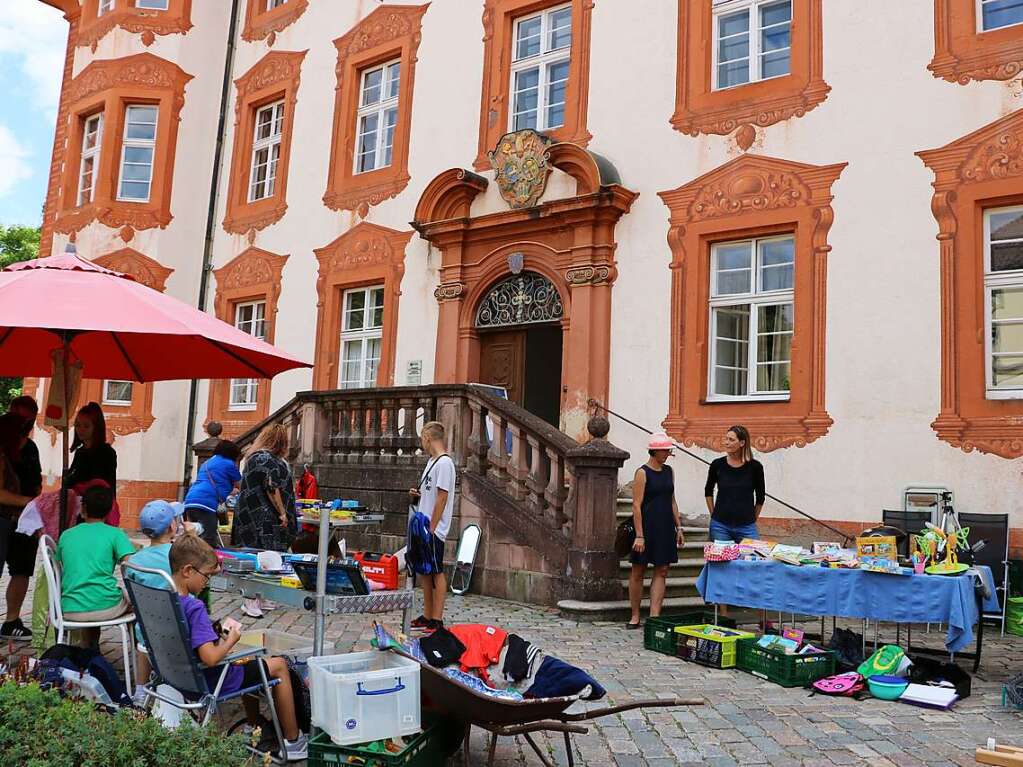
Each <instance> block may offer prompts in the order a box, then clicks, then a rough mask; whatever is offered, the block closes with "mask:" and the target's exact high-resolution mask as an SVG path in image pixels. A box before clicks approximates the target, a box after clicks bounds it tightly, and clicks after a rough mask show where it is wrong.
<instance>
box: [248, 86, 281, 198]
mask: <svg viewBox="0 0 1023 767" xmlns="http://www.w3.org/2000/svg"><path fill="white" fill-rule="evenodd" d="M265 112H269V113H270V135H269V136H267V137H266V138H260V137H259V117H260V115H262V114H263V113H265ZM285 119H286V115H285V112H284V99H281V100H279V101H274V102H272V103H270V104H264V105H263V106H261V107H257V108H256V119H255V120H254V121H253V125H252V153H251V154H250V156H249V186H248V194H247V197H246V199H247V200H248V201H249V202H259V201H260V200H268V199H270V198H271V197H273V196H274V194H275V193H276V191H277V166H278V164H279V163H280V159H281V151H282V149H281V141H282V138H283V136H284V120H285ZM264 149H265V150H266V166H267V169H266V177H265V178H264V179H263V180H262V181H256V169H257V168H258V167H260V166H261V164H257V162H256V157H257V156H258V154H259V153H260V152H261V151H263V150H264ZM274 150H276V151H277V157H274ZM257 187H259V191H260V192H261V194H260V196H259V197H257V196H256V191H257Z"/></svg>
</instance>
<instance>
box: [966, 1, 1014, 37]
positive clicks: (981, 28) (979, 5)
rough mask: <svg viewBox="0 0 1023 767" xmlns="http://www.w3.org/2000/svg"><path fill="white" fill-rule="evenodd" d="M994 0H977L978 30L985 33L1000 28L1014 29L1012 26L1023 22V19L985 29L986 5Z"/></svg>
mask: <svg viewBox="0 0 1023 767" xmlns="http://www.w3.org/2000/svg"><path fill="white" fill-rule="evenodd" d="M993 1H994V0H976V3H977V32H979V33H981V34H983V33H984V32H997V31H998V30H1000V29H1012V27H1018V26H1020V25H1021V24H1023V21H1017V22H1015V23H1014V24H1006V25H1005V26H1003V27H991V29H984V6H985V5H988V4H989V3H991V2H993Z"/></svg>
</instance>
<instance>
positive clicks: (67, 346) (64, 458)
mask: <svg viewBox="0 0 1023 767" xmlns="http://www.w3.org/2000/svg"><path fill="white" fill-rule="evenodd" d="M62 335H63V337H64V349H63V354H62V363H61V364H62V367H63V371H64V375H63V376H62V379H63V385H64V398H63V399H64V402H63V404H64V428H63V429H62V431H63V439H62V446H61V453H62V455H61V472H60V532H62V533H63V532H64V531H65V530H66V529H67V508H68V495H67V494H68V486H67V469H68V442H67V433H68V427H69V426H70V425H71V418H70V415H71V414H70V411H69V407H70V403H69V402H68V396H69V394H70V390H69V384H68V380H67V377H68V367H69V366H68V359H69V357H70V356H71V342H70V341H69V340H68V334H67V331H65V332H64V333H63V334H62Z"/></svg>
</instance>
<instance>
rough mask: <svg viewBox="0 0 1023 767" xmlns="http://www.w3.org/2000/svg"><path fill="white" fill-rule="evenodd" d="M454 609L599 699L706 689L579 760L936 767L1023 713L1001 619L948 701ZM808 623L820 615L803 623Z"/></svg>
mask: <svg viewBox="0 0 1023 767" xmlns="http://www.w3.org/2000/svg"><path fill="white" fill-rule="evenodd" d="M5 587H6V577H5V578H3V579H0V605H2V603H3V600H2V595H3V589H4V588H5ZM30 602H31V597H30V599H29V604H30ZM240 606H241V600H240V599H238V598H235V597H232V596H229V595H226V594H217V595H216V599H215V603H214V614H215V615H217V616H218V617H221V616H226V615H231V616H234V617H236V618H238V619H239V620H241V621H242V622H243V623H244V624H245V625H246V627H268V628H275V629H278V630H281V631H288V632H291V633H296V634H302V635H305V636H312V628H313V617H312V615H311V614H309V613H297V612H291V611H285V610H282V609H277V610H274V611H272V612H269V613H267V614H266V617H264V618H262V619H260V620H252V619H250V618H246V617H245V616H244V615H242V613H241V611H240ZM26 613H27V611H26ZM447 616H448V622H450V623H465V622H489V623H495V624H497V625H500V626H502V627H503V628H505V629H507V630H508V631H511V632H515V633H518V634H521V635H522V636H524V637H526V638H527V639H529V640H531V641H535V642H536V643H538V644H539V645H540V646H542V647H544V648H545V649H546V650H547V651H549V652H551V653H552V654H555V655H558V656H559V657H561V658H563V659H564V660H566V661H569V662H571V663H574V664H576V665H579V666H581V667H583V668H585V669H587V670H588V671H590V672H591V673H592V674H593V675H594V676H595V677H596V678H597V679H598V680H600V681H601V682H602V684H604V685H605V686H606V687H607V690H608V693H609V695H608V699H607V701H602V702H601V703H602V704H604V703H606V702H608V701H610V702H612V703H615V702H621V701H622V700H625V699H628V698H630V697H642V698H664V697H674V696H686V697H688V696H695V697H701V698H703V699H704V700H705V701H706V705H704V706H698V707H692V708H679V709H652V710H649V711H642V710H640V711H631V712H627V713H625V714H621V715H617V716H611V717H607V718H604V719H600V720H597V721H596V722H595V723H594V724H593V726H591V728H590V731H589V733H588V734H586V735H576V736H574V738H573V743H574V747H575V757H576V764H579V765H593V766H594V767H597V766H598V765H599V766H600V767H603V766H605V765H618V766H619V767H639V766H640V765H649V766H650V767H666V766H667V765H712V767H727V766H729V765H747V764H770V765H773V766H774V767H784V766H785V765H793V766H795V765H802V766H803V767H825V766H829V765H847V764H870V765H872V767H891V766H892V765H897V766H898V767H912V766H913V765H928V767H941V766H944V765H973V764H975V760H974V749H975V748H977V747H978V746H980V745H983V744H985V742H986V741H987V739H988V738H989V737H996V738H997V739H998V740H999V742H1004V743H1009V744H1013V745H1023V714H1021V713H1020V712H1011V711H1008V710H1006V709H1004V708H1003V707H1002V706H1001V693H1000V691H1001V685H1002V683H1003V682H1004V681H1005V680H1006V679H1008V678H1009V677H1010V676H1011V675H1012V674H1014V673H1018V672H1019V671H1020V670H1023V638H1016V637H1007V638H1006V639H1004V640H1003V639H1001V638H1000V637H998V634H997V631H995V630H990V631H989V634H988V637H986V641H985V643H984V660H983V664H982V666H981V668H980V671H979V672H978V673H977V674H976V675H975V676H974V679H973V694H972V695H971V697H970V698H968V699H967V700H965V701H962V702H960V703H958V704H957V705H956V706H955V708H954V709H953V710H952V711H950V712H948V713H944V712H937V711H931V710H927V709H922V708H915V707H912V706H907V705H905V704H900V703H890V702H884V701H880V700H874V699H869V698H868V699H866V700H864V701H861V702H857V701H854V700H851V699H847V698H828V697H822V696H815V697H809V696H808V694H807V692H806V691H805V690H801V689H785V688H782V687H778V686H776V685H774V684H770V683H768V682H764V681H761V680H759V679H757V678H755V677H752V676H750V675H748V674H745V673H743V672H739V671H719V670H712V669H707V668H703V667H701V666H696V665H693V664H689V663H685V662H683V661H680V660H678V659H675V658H671V657H667V656H664V655H660V654H658V653H654V652H650V651H647V650H644V649H643V638H642V632H634V631H626V630H625V628H624V627H623V625H622V624H620V623H591V624H587V623H576V622H575V621H569V620H565V619H563V618H561V617H559V615H558V613H557V611H555V610H550V609H546V608H541V607H535V606H530V605H523V604H517V603H512V602H505V601H502V600H497V599H491V598H488V597H479V596H466V597H456V596H449V602H448V610H447ZM26 617H27V615H26ZM380 617H381V619H382V620H383V621H384V622H386V623H389V624H390V625H392V626H394V627H397V626H398V625H399V624H400V613H393V614H390V615H385V616H380ZM370 621H371V618H369V617H367V616H356V617H335V618H332V619H331V620H330V622H329V624H328V631H327V639H328V641H329V642H332V643H334V646H335V647H336V648H337V651H338V652H348V651H350V650H352V649H353V648H354V649H365V648H366V647H368V641H369V639H370V636H371V628H370ZM813 625H816V626H819V625H820V624H819V623H816V624H810V625H809V626H807V628H812V626H813ZM857 628H858V626H857ZM882 628H883V629H884V630H883V631H882V641H884V640H885V639H888V640H889V641H894V638H895V637H894V628H893V627H891V626H883V627H882ZM889 634H890V636H889ZM918 637H920V638H923V639H924V641H923V642H922V643H923V644H931V645H934V646H938V645H939V644H940V641H941V633H940V632H938V631H937V630H936V629H933V630H932V631H931V633H930V634H929V635H925V634H924V632H923V627H921V628H920V630H919V632H917V631H916V630H914V641H916V639H917V638H918ZM116 639H117V635H116V632H105V634H104V640H103V650H104V652H105V654H106V655H107V657H108V658H110V659H111V660H115V659H117V662H118V665H120V663H119V658H120V648H119V644H118V642H117V641H116ZM4 649H5V651H6V649H7V648H4ZM970 665H971V666H972V663H971V664H970ZM488 737H489V736H488V735H487V734H486V733H484V732H482V731H480V730H474V731H473V736H472V741H471V763H472V764H473V765H482V764H485V761H486V752H487V738H488ZM537 741H538V743H539V744H540V747H541V748H542V749H545V750H546V751H547V752H548V753H549V754H550V755H551V758H552V759H553V760H554V761H555V762H556V763H557V764H559V765H565V764H567V760H566V758H565V753H564V743H563V740H562V739H561V737H560V736H557V737H554V736H551V737H547V736H543V735H541V736H539V737H538V738H537ZM457 763H459V764H460V763H461V762H460V760H458V762H457ZM495 764H496V765H500V766H502V767H507V766H510V765H538V764H539V761H538V760H537V759H536V757H535V755H534V754H533V753H532V752H531V751H530V749H529V746H528V745H527V744H526V743H525V741H523V740H522V739H521V738H502V739H501V740H500V741H499V743H498V746H497V760H496V762H495Z"/></svg>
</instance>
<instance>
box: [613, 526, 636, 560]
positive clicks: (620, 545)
mask: <svg viewBox="0 0 1023 767" xmlns="http://www.w3.org/2000/svg"><path fill="white" fill-rule="evenodd" d="M634 543H636V525H635V523H634V522H633V521H632V517H629V518H628V519H623V520H622V521H621V523H619V525H618V532H617V533H616V534H615V554H617V555H618V558H619V559H625V557H627V556H629V552H630V551H632V546H633V544H634Z"/></svg>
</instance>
